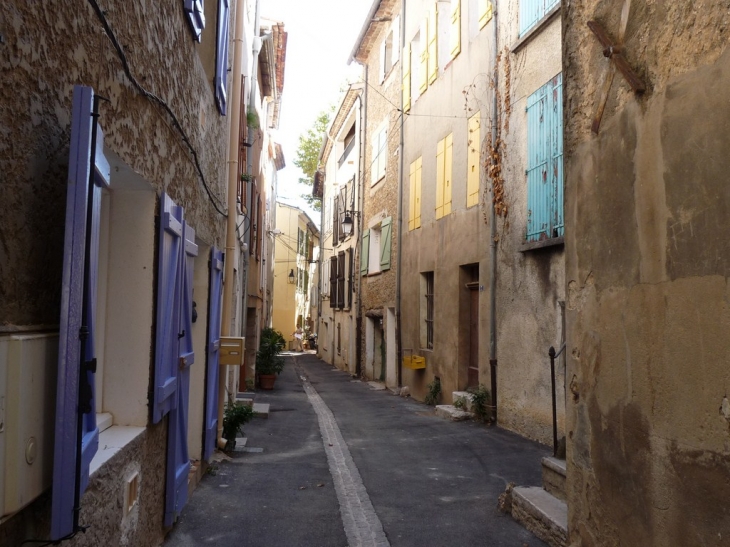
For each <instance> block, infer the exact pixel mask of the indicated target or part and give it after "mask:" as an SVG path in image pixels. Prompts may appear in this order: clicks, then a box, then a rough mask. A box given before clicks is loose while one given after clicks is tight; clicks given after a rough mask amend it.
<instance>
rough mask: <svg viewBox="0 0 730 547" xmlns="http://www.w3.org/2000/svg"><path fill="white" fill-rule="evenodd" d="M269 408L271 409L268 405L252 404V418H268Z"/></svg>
mask: <svg viewBox="0 0 730 547" xmlns="http://www.w3.org/2000/svg"><path fill="white" fill-rule="evenodd" d="M270 407H271V405H270V404H269V403H254V404H253V413H254V416H258V417H259V418H268V417H269V408H270Z"/></svg>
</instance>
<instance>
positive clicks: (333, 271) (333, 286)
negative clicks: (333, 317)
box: [330, 255, 337, 308]
mask: <svg viewBox="0 0 730 547" xmlns="http://www.w3.org/2000/svg"><path fill="white" fill-rule="evenodd" d="M336 307H337V257H336V256H334V255H332V256H331V257H330V308H336Z"/></svg>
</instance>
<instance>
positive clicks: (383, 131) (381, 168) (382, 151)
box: [370, 120, 388, 184]
mask: <svg viewBox="0 0 730 547" xmlns="http://www.w3.org/2000/svg"><path fill="white" fill-rule="evenodd" d="M387 161H388V121H387V120H386V121H385V122H383V124H382V125H381V126H380V129H378V131H377V132H376V133H375V135H374V136H373V149H372V163H371V165H370V172H371V182H372V184H375V183H377V182H378V181H379V180H380V179H382V178H383V177H385V168H386V165H387Z"/></svg>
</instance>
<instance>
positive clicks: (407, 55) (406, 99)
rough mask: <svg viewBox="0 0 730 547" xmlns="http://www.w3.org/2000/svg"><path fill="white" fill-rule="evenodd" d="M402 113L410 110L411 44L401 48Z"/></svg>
mask: <svg viewBox="0 0 730 547" xmlns="http://www.w3.org/2000/svg"><path fill="white" fill-rule="evenodd" d="M402 62H403V111H404V112H409V111H410V110H411V43H410V42H408V43H407V44H406V45H405V46H404V47H403V61H402Z"/></svg>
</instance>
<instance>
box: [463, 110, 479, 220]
mask: <svg viewBox="0 0 730 547" xmlns="http://www.w3.org/2000/svg"><path fill="white" fill-rule="evenodd" d="M480 127H481V120H480V119H479V112H477V113H476V114H474V115H473V116H472V117H471V118H469V133H468V135H467V141H466V142H467V150H468V152H467V166H468V169H469V172H468V173H467V174H466V206H467V207H472V206H473V205H477V204H478V203H479V172H480V169H481V166H480V159H479V155H480V154H479V153H480V150H481V146H482V144H481V142H482V141H481V131H480Z"/></svg>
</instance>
